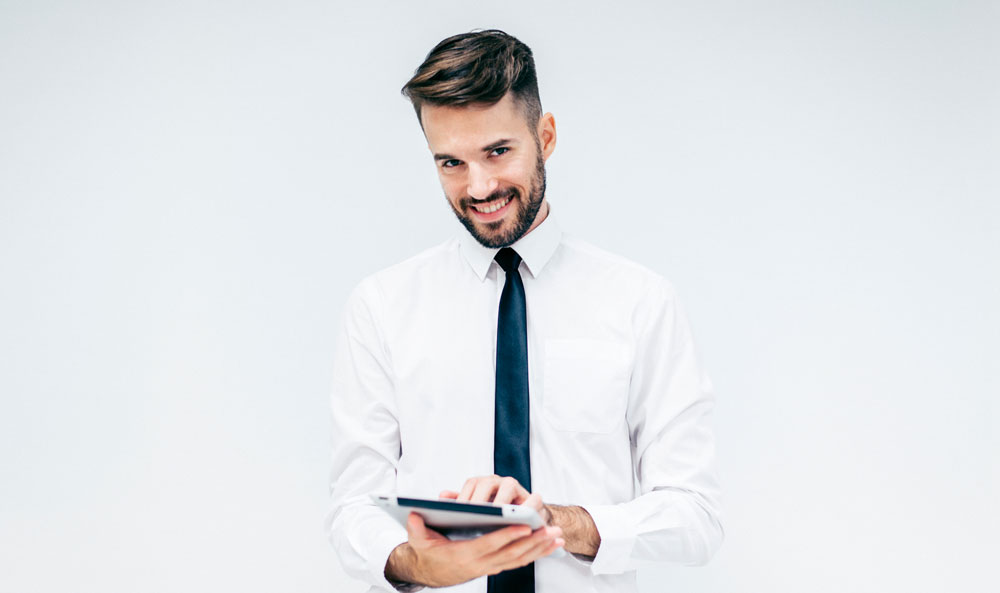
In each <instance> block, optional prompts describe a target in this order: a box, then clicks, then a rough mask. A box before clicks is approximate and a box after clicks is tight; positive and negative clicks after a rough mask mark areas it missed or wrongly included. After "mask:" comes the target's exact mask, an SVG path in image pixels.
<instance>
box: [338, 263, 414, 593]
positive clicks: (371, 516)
mask: <svg viewBox="0 0 1000 593" xmlns="http://www.w3.org/2000/svg"><path fill="white" fill-rule="evenodd" d="M380 305H381V298H380V293H379V292H378V287H377V285H376V284H375V281H374V279H373V278H371V277H370V278H368V279H366V280H364V281H362V283H361V284H359V285H358V286H357V288H355V289H354V291H353V292H352V293H351V296H350V297H349V298H348V302H347V306H346V308H345V312H344V316H343V324H342V326H341V329H340V332H339V335H338V339H337V344H336V351H335V354H334V365H333V387H332V396H331V418H332V421H333V430H332V433H331V434H332V453H333V460H332V466H331V470H330V511H329V513H328V514H327V516H326V521H325V527H326V532H327V536H328V537H329V539H330V543H331V544H332V545H333V547H334V549H335V550H336V552H337V556H338V557H339V558H340V562H341V564H342V565H343V567H344V570H345V571H346V572H347V574H349V575H350V576H352V577H354V578H357V579H360V580H362V581H365V582H366V583H368V584H369V585H372V586H375V587H377V588H380V589H384V590H386V591H393V590H394V587H393V585H392V584H390V583H389V581H388V580H386V578H385V565H386V561H387V560H388V559H389V555H390V554H391V553H392V550H393V549H394V548H395V547H396V546H398V545H399V544H401V543H403V542H405V541H407V534H406V529H405V528H404V527H403V526H402V525H400V524H399V523H397V522H396V521H395V520H394V519H393V518H392V517H390V516H389V515H388V514H387V513H386V512H385V511H383V510H382V509H380V508H378V507H377V506H375V504H374V503H373V502H372V501H371V499H370V498H369V496H368V495H369V494H371V493H380V494H393V493H395V490H396V466H397V463H398V461H399V457H400V450H401V449H400V437H399V424H398V421H397V413H396V407H395V403H394V394H393V380H392V372H391V365H390V361H389V357H388V356H387V352H386V348H385V344H384V341H383V336H382V333H381V332H380V329H379V325H378V320H379V316H378V313H379V311H380ZM422 588H423V587H418V586H409V587H406V586H402V585H401V586H400V587H399V589H398V590H406V591H415V590H419V589H422Z"/></svg>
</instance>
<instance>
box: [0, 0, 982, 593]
mask: <svg viewBox="0 0 1000 593" xmlns="http://www.w3.org/2000/svg"><path fill="white" fill-rule="evenodd" d="M685 4H687V5H689V6H685V5H681V4H680V3H671V4H664V3H658V2H657V3H648V4H642V3H633V2H623V1H619V2H614V3H610V4H604V3H600V4H597V3H587V2H583V3H576V4H573V5H568V4H567V5H566V6H565V7H556V6H555V5H550V4H540V3H538V2H505V3H484V4H483V5H482V6H480V5H479V4H473V3H464V2H427V1H423V2H414V3H402V2H401V3H398V4H392V3H387V2H367V3H351V4H350V5H347V4H338V3H331V2H325V3H321V2H304V1H284V2H280V3H279V2H272V3H264V2H236V1H231V2H204V1H191V0H186V1H174V2H161V3H158V4H152V3H150V4H146V3H138V2H124V1H122V2H112V1H107V0H104V1H100V2H96V1H95V2H88V3H71V2H43V1H37V2H11V1H7V0H0V287H2V289H0V398H2V399H0V501H2V502H0V558H2V565H3V568H2V569H0V591H4V592H8V591H9V592H18V593H20V592H31V591H52V592H60V593H61V592H65V591H74V592H101V593H109V592H133V591H143V592H160V591H163V592H166V591H237V590H238V591H246V592H256V591H259V592H274V591H296V592H298V591H302V592H306V591H311V592H320V591H323V592H327V591H361V590H363V587H362V585H361V584H360V583H359V582H357V581H353V580H351V579H349V578H347V577H346V576H345V575H344V574H343V572H342V571H341V569H340V567H339V565H338V564H337V561H336V558H335V555H334V554H333V551H332V549H331V548H330V547H329V545H328V544H327V542H326V540H325V537H324V534H323V532H322V519H323V515H324V513H325V512H326V504H327V503H326V495H327V461H328V458H329V451H328V442H327V439H328V432H327V431H328V424H327V422H328V416H327V414H328V402H327V397H328V393H327V391H328V384H329V381H330V365H331V358H332V349H333V341H334V331H335V326H336V324H337V321H338V319H339V316H340V314H341V307H342V305H343V303H344V300H345V298H346V296H347V294H348V291H349V290H350V289H351V287H352V286H353V285H354V284H355V283H356V282H357V281H358V280H359V279H360V278H361V277H363V276H364V275H366V274H368V273H371V272H373V271H375V270H377V269H380V268H382V267H384V266H386V265H389V264H391V263H394V262H396V261H399V260H401V259H403V258H405V257H407V256H409V255H412V254H414V253H416V252H417V251H419V250H421V249H423V248H425V247H428V246H430V245H433V244H436V243H438V242H440V241H442V240H444V239H446V238H447V237H448V236H450V235H451V234H453V233H456V232H462V229H461V227H460V226H459V225H458V224H457V222H455V220H454V216H453V215H452V213H451V211H450V209H449V208H448V206H447V204H446V203H445V201H444V197H443V194H442V192H441V188H440V186H439V184H438V181H437V178H436V176H435V173H434V169H433V165H432V162H431V159H430V155H429V153H428V151H427V148H426V143H425V142H424V139H423V137H422V135H421V133H420V130H419V128H418V126H417V122H416V119H415V117H414V115H413V112H412V109H411V107H410V105H409V103H408V102H407V101H406V100H405V99H404V98H403V97H401V96H400V95H399V88H400V87H401V86H402V84H403V83H404V82H405V81H406V80H407V79H408V77H409V76H410V74H411V73H412V72H413V70H414V69H415V68H416V67H417V66H418V65H419V63H420V62H421V61H422V59H423V57H424V56H425V55H426V53H427V52H428V51H429V50H430V49H431V48H432V47H433V45H434V44H435V43H437V41H439V40H440V39H442V38H444V37H446V36H448V35H451V34H454V33H459V32H464V31H468V30H471V29H473V28H476V27H498V28H501V29H504V30H506V31H508V32H510V33H512V34H514V35H516V36H518V37H519V38H520V39H522V40H523V41H524V42H526V43H527V44H528V45H529V46H531V47H532V49H533V50H534V52H535V55H536V62H537V66H538V71H539V79H540V89H541V97H542V103H543V109H544V110H545V111H551V112H552V113H553V114H554V116H555V120H556V125H557V130H558V133H559V141H558V147H557V149H556V151H555V153H554V155H553V156H552V158H551V159H550V160H549V164H548V181H549V196H550V199H551V202H552V204H553V210H554V211H555V212H557V213H558V216H559V217H560V222H561V224H562V226H563V227H564V229H566V230H567V231H569V232H573V233H575V234H577V235H579V236H580V237H582V238H585V239H587V240H590V241H592V242H594V243H596V244H597V245H599V246H602V247H605V248H607V249H609V250H611V251H614V252H617V253H620V254H623V255H625V256H627V257H630V258H632V259H635V260H637V261H639V262H641V263H643V264H645V265H647V266H649V267H651V268H653V269H654V270H657V271H658V272H660V273H662V274H664V275H666V276H667V277H668V278H670V279H671V280H672V281H673V282H674V284H675V285H676V286H677V287H678V288H679V290H680V293H681V295H682V297H683V299H684V302H685V304H686V305H687V308H688V311H689V314H690V316H691V319H692V322H693V325H694V329H695V332H696V337H697V339H698V342H699V346H700V348H701V350H702V352H703V355H704V359H705V362H706V365H707V367H708V369H709V372H710V374H711V376H712V378H713V380H714V383H715V385H716V389H717V395H718V408H717V415H716V419H715V426H716V430H717V433H718V439H719V445H720V449H719V454H720V469H721V473H722V477H723V480H724V487H725V502H726V505H725V515H724V523H725V527H726V531H727V539H726V542H725V544H724V545H723V548H722V550H721V551H720V553H719V554H718V555H717V556H716V558H715V559H714V560H713V562H712V563H711V564H710V565H708V566H707V567H704V568H681V567H668V566H663V565H652V566H650V567H648V568H645V569H643V570H642V571H641V572H640V581H641V584H642V588H643V590H644V591H647V592H650V593H652V592H654V591H688V592H698V591H703V592H708V591H712V592H720V591H721V592H747V593H755V592H759V591H774V592H799V591H811V592H842V591H873V592H874V591H900V592H902V591H907V592H910V591H961V592H966V591H983V592H985V591H996V590H998V585H1000V579H998V577H997V576H996V572H995V570H994V569H991V568H989V566H990V565H994V564H995V563H996V560H997V557H998V555H1000V545H998V539H997V536H996V534H997V532H998V529H1000V520H998V509H997V507H998V504H997V500H998V498H1000V489H998V471H997V468H998V461H997V459H998V452H1000V439H998V437H997V428H998V417H997V407H996V406H997V405H996V403H995V400H996V399H997V396H998V395H1000V380H998V374H997V367H998V364H997V360H998V358H1000V314H998V306H997V303H1000V266H998V259H1000V257H998V256H1000V223H998V217H1000V206H998V196H1000V174H998V171H1000V107H998V106H1000V80H998V77H1000V43H998V39H1000V35H998V31H1000V9H998V5H997V3H995V2H956V1H944V0H941V1H910V2H903V1H897V2H887V1H881V2H854V1H850V2H825V3H819V2H790V1H770V2H756V3H747V2H702V3H685ZM441 486H442V488H446V487H455V486H458V485H455V484H451V485H449V484H442V485H441ZM543 495H544V493H543Z"/></svg>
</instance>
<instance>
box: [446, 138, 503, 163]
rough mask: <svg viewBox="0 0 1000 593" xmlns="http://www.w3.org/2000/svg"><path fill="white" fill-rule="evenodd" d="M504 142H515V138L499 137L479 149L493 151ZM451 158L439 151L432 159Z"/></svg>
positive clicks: (448, 159)
mask: <svg viewBox="0 0 1000 593" xmlns="http://www.w3.org/2000/svg"><path fill="white" fill-rule="evenodd" d="M506 144H517V140H515V139H513V138H501V139H499V140H497V141H496V142H491V143H490V144H487V145H486V146H484V147H482V148H481V149H480V150H482V151H483V152H493V151H494V150H496V149H498V148H500V147H501V146H504V145H506ZM453 158H455V157H453V156H451V155H450V154H443V153H440V152H437V153H434V160H435V161H450V160H451V159H453Z"/></svg>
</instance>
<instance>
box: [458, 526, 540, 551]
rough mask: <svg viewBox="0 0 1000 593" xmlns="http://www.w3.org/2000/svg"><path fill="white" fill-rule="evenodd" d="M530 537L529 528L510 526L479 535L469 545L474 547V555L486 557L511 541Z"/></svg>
mask: <svg viewBox="0 0 1000 593" xmlns="http://www.w3.org/2000/svg"><path fill="white" fill-rule="evenodd" d="M529 536H531V528H530V527H528V526H527V525H511V526H509V527H504V528H503V529H497V530H496V531H491V532H490V533H487V534H486V535H480V536H479V537H477V538H476V539H474V540H471V541H470V542H469V543H471V544H474V545H475V551H476V554H477V555H479V556H486V555H488V554H492V553H493V552H496V551H497V550H499V549H501V548H503V547H504V546H506V545H507V544H509V543H510V542H512V541H515V540H518V539H521V538H525V537H529Z"/></svg>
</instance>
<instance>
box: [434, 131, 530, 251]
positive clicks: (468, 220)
mask: <svg viewBox="0 0 1000 593" xmlns="http://www.w3.org/2000/svg"><path fill="white" fill-rule="evenodd" d="M536 146H537V144H536ZM538 148H539V150H537V155H538V158H537V159H536V160H535V172H534V173H533V174H532V176H531V187H530V190H529V191H530V195H528V196H527V199H525V197H524V196H522V195H521V192H520V191H519V190H518V189H517V188H513V187H511V188H504V189H498V190H497V191H495V192H493V193H492V194H490V195H489V197H487V198H486V199H485V200H472V199H471V198H464V199H462V200H460V201H459V206H461V210H460V209H458V208H456V207H455V205H454V204H452V202H451V200H448V204H449V205H450V206H451V209H452V211H453V212H454V213H455V216H457V217H458V220H459V222H461V223H462V225H463V226H464V227H465V229H466V230H467V231H469V234H470V235H472V236H473V237H475V239H476V241H479V243H480V244H481V245H483V246H484V247H489V248H491V249H493V248H497V247H508V246H510V245H512V244H513V243H515V242H517V240H518V239H520V238H521V237H523V236H524V234H525V233H527V232H528V229H530V228H531V224H532V223H533V222H535V217H536V216H538V211H539V210H540V209H541V207H542V200H543V199H544V198H545V160H544V159H542V151H541V150H540V147H538ZM507 196H510V199H511V202H512V203H511V204H510V205H511V206H516V207H517V213H516V217H515V219H514V224H513V226H511V227H510V228H508V229H507V230H506V231H501V230H500V229H501V228H503V225H505V224H507V218H508V217H504V218H503V219H501V220H497V221H494V222H487V223H477V222H476V221H475V220H474V219H473V218H472V215H471V214H467V212H468V210H470V209H471V208H472V206H470V204H471V203H473V202H479V203H486V202H491V201H493V200H499V199H503V198H506V197H507ZM482 227H485V229H483V228H482Z"/></svg>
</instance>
